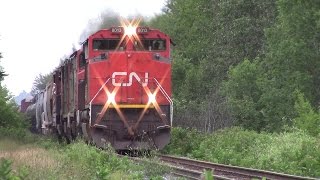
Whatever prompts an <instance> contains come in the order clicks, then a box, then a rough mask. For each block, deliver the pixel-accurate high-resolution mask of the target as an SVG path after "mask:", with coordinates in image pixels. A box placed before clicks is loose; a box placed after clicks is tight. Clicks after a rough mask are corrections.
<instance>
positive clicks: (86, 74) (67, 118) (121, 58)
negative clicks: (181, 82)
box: [27, 22, 173, 150]
mask: <svg viewBox="0 0 320 180" xmlns="http://www.w3.org/2000/svg"><path fill="white" fill-rule="evenodd" d="M170 46H171V40H170V37H169V36H167V35H166V34H164V33H162V32H161V31H159V30H157V29H150V28H148V27H136V26H135V23H134V22H131V23H129V22H127V23H124V24H123V26H121V27H112V28H110V29H103V30H100V31H98V32H96V33H94V34H92V35H91V36H89V37H88V38H87V40H86V41H85V42H84V43H83V44H82V47H81V49H80V50H78V51H75V52H74V53H73V54H72V55H71V56H70V57H69V58H68V59H66V60H65V62H64V64H63V65H61V66H60V67H58V68H57V69H56V70H55V71H54V73H53V76H52V80H51V82H50V83H48V85H47V87H46V89H45V90H44V91H43V92H40V93H39V94H38V95H37V96H36V97H35V103H34V104H33V105H31V106H29V107H28V109H27V113H28V112H29V114H32V116H33V119H34V122H35V123H34V124H35V126H36V127H35V129H38V130H40V129H41V132H42V133H46V134H48V133H56V134H57V135H58V137H60V138H62V137H64V138H66V139H67V141H71V140H72V139H74V138H75V137H77V136H78V135H80V134H81V135H83V137H84V138H85V139H86V140H87V141H88V142H92V143H94V144H96V145H97V146H98V147H103V146H105V144H106V143H110V144H111V145H112V146H113V147H114V148H115V149H116V150H130V149H162V148H163V147H164V146H165V145H166V144H168V143H169V140H170V129H171V126H172V113H173V104H172V100H171V96H172V93H171V58H170ZM32 112H33V113H32Z"/></svg>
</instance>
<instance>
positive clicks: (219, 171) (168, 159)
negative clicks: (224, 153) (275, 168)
mask: <svg viewBox="0 0 320 180" xmlns="http://www.w3.org/2000/svg"><path fill="white" fill-rule="evenodd" d="M158 158H159V159H160V160H161V161H163V162H165V163H168V164H170V166H172V167H175V168H180V170H179V169H175V168H174V170H177V173H175V174H177V175H180V174H183V173H187V172H188V170H191V171H193V172H194V173H192V174H188V176H190V179H200V178H201V174H202V173H203V172H204V170H210V171H213V173H214V178H215V179H237V180H238V179H240V180H245V179H250V180H251V179H262V178H265V179H270V180H316V179H315V178H310V177H302V176H294V175H289V174H282V173H276V172H271V171H264V170H258V169H251V168H244V167H238V166H230V165H224V164H217V163H210V162H205V161H199V160H194V159H189V158H182V157H174V156H167V155H158ZM197 173H198V174H197Z"/></svg>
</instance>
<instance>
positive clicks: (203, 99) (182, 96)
mask: <svg viewBox="0 0 320 180" xmlns="http://www.w3.org/2000/svg"><path fill="white" fill-rule="evenodd" d="M163 11H164V12H163V13H162V14H160V15H158V16H157V17H156V18H154V19H152V20H151V21H150V22H149V24H150V26H152V27H156V28H159V29H161V30H162V31H164V32H166V33H167V34H169V35H170V36H171V38H172V39H173V42H175V43H176V44H177V45H176V47H175V48H174V56H173V58H174V64H173V73H172V74H173V85H174V86H173V92H174V99H175V101H176V102H177V104H176V107H175V108H176V109H177V110H176V111H175V112H176V113H175V122H176V124H178V125H180V126H189V127H197V128H198V129H199V130H205V131H213V130H215V129H218V128H221V127H224V126H230V124H232V122H233V118H232V117H231V116H230V115H229V114H230V113H229V111H230V110H229V109H228V107H227V106H226V98H225V95H222V94H221V92H220V91H221V88H220V87H221V83H222V81H223V80H225V79H226V77H227V71H228V69H229V67H230V66H231V65H236V64H238V63H240V62H242V61H243V59H245V58H248V59H253V58H255V57H257V56H260V55H263V54H264V51H265V44H266V43H265V35H264V29H265V28H267V27H270V26H271V25H272V24H273V22H274V20H275V15H276V13H275V0H272V1H267V2H266V1H263V0H253V1H252V0H244V1H238V0H227V1H219V0H213V1H212V0H198V1H192V0H170V1H167V5H166V6H165V8H164V10H163ZM172 24H174V26H172ZM195 119H197V121H194V120H195ZM190 121H191V122H190Z"/></svg>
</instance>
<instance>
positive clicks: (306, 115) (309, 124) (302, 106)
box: [294, 92, 320, 136]
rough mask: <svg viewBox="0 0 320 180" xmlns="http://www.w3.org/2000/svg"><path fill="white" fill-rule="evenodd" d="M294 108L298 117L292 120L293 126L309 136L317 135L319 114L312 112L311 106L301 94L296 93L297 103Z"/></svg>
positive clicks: (319, 121) (319, 130)
mask: <svg viewBox="0 0 320 180" xmlns="http://www.w3.org/2000/svg"><path fill="white" fill-rule="evenodd" d="M294 107H295V109H296V111H297V113H298V116H297V117H296V118H295V119H294V123H295V125H296V126H297V127H298V128H299V129H302V130H305V131H306V132H308V133H309V134H310V135H313V136H317V135H319V134H320V113H317V112H315V111H314V110H313V108H312V106H311V104H310V103H309V101H308V100H306V99H305V98H304V96H303V94H302V93H301V92H297V101H296V103H295V106H294Z"/></svg>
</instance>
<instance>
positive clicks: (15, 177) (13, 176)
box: [0, 158, 28, 180]
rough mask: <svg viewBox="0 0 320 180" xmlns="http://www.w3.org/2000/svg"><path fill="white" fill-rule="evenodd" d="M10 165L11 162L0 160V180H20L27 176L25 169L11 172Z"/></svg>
mask: <svg viewBox="0 0 320 180" xmlns="http://www.w3.org/2000/svg"><path fill="white" fill-rule="evenodd" d="M11 165H12V161H10V160H8V159H5V158H1V159H0V179H3V180H20V179H25V178H26V177H27V176H28V172H27V171H26V170H25V169H20V170H19V171H18V172H14V171H12V168H11Z"/></svg>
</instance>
